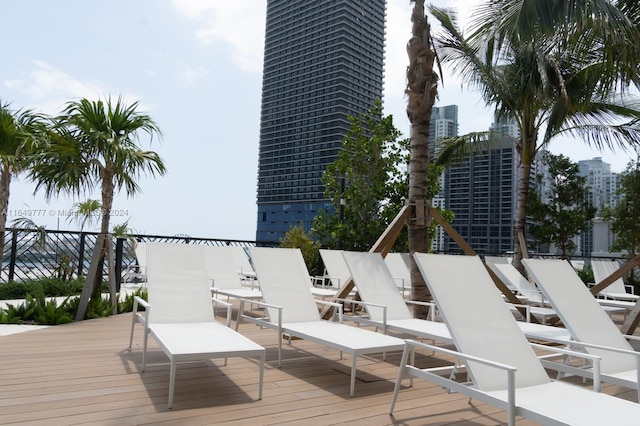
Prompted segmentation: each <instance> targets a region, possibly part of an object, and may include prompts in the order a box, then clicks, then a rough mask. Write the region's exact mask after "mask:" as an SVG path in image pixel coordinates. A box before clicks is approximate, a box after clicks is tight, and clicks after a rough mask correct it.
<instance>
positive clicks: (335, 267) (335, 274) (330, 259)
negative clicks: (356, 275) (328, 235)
mask: <svg viewBox="0 0 640 426" xmlns="http://www.w3.org/2000/svg"><path fill="white" fill-rule="evenodd" d="M320 257H322V262H323V263H324V267H325V269H326V270H327V275H328V276H329V279H330V280H331V285H332V286H333V287H336V288H340V287H342V285H343V284H344V283H345V282H346V281H347V280H348V279H349V278H351V272H349V268H348V267H347V264H346V263H345V261H344V257H342V250H328V249H320Z"/></svg>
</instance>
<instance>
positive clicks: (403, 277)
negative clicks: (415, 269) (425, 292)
mask: <svg viewBox="0 0 640 426" xmlns="http://www.w3.org/2000/svg"><path fill="white" fill-rule="evenodd" d="M384 262H385V263H386V264H387V267H388V268H389V272H391V276H392V277H393V279H394V280H395V283H396V286H403V287H404V288H407V289H410V288H411V258H410V257H409V253H388V254H387V256H386V257H385V258H384Z"/></svg>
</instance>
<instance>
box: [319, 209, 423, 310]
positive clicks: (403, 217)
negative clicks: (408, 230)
mask: <svg viewBox="0 0 640 426" xmlns="http://www.w3.org/2000/svg"><path fill="white" fill-rule="evenodd" d="M410 213H411V210H410V209H409V206H404V207H402V209H401V210H400V212H399V213H398V214H397V215H396V217H395V218H394V219H393V221H392V222H391V223H390V224H389V226H388V227H387V229H385V231H384V232H383V233H382V235H380V237H379V238H378V240H377V241H376V242H375V243H374V244H373V246H372V247H371V249H370V250H369V252H371V253H382V256H383V257H386V256H387V254H388V253H389V251H390V250H391V247H393V243H395V242H396V239H397V238H398V235H400V232H401V231H402V228H403V227H404V225H405V223H406V221H407V220H408V219H409V216H410ZM353 286H354V284H353V280H352V279H351V278H349V279H348V280H346V281H345V282H344V283H343V284H342V285H341V286H340V289H339V290H338V291H337V292H336V294H335V296H333V297H332V298H331V301H332V302H335V301H336V299H344V298H346V297H347V296H348V295H349V292H350V291H351V290H352V289H353ZM320 316H321V317H322V318H323V319H327V320H328V319H330V318H331V317H332V316H333V307H331V306H327V307H325V308H324V309H323V310H322V313H321V315H320Z"/></svg>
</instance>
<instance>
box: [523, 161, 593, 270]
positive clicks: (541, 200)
mask: <svg viewBox="0 0 640 426" xmlns="http://www.w3.org/2000/svg"><path fill="white" fill-rule="evenodd" d="M543 163H544V164H546V165H547V167H548V170H549V182H548V183H549V186H548V188H547V190H546V191H545V189H544V188H545V185H544V184H545V183H547V179H545V176H543V175H539V176H538V177H537V181H538V187H537V189H532V190H531V192H530V193H529V196H530V200H529V211H530V216H531V218H532V219H533V223H532V224H531V227H530V232H531V236H532V237H533V238H534V240H535V241H536V242H537V243H538V244H554V245H555V246H556V247H558V248H559V249H560V250H561V253H562V258H563V259H567V258H568V257H569V254H571V253H573V251H574V250H575V248H576V244H575V242H574V238H575V237H576V236H577V235H579V234H580V233H581V232H584V231H586V230H587V227H588V225H589V221H590V220H591V219H593V217H594V215H595V213H596V208H595V207H594V206H592V205H591V204H589V202H588V201H587V198H588V189H587V178H586V177H584V176H580V175H579V168H578V165H577V164H576V163H574V162H572V161H571V160H570V159H569V158H567V157H565V156H564V155H553V154H551V153H548V152H546V153H545V154H544V156H543Z"/></svg>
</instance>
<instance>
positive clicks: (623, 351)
mask: <svg viewBox="0 0 640 426" xmlns="http://www.w3.org/2000/svg"><path fill="white" fill-rule="evenodd" d="M625 337H627V336H625ZM568 343H569V344H570V345H571V346H573V347H583V348H593V349H600V350H603V351H609V352H615V353H619V354H625V355H632V356H635V357H636V359H637V360H638V362H639V363H640V352H636V351H633V350H631V351H630V350H628V349H619V348H612V347H610V346H603V345H596V344H595V343H585V342H578V341H574V340H572V341H571V342H568Z"/></svg>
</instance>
